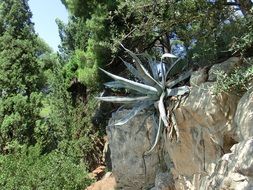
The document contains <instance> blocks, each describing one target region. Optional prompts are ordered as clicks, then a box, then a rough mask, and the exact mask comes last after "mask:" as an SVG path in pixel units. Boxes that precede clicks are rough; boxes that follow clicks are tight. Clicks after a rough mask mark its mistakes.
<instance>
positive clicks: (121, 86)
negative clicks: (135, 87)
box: [104, 81, 126, 89]
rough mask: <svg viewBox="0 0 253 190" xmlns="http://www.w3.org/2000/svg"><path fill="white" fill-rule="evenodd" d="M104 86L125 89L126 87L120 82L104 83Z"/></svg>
mask: <svg viewBox="0 0 253 190" xmlns="http://www.w3.org/2000/svg"><path fill="white" fill-rule="evenodd" d="M104 85H105V86H106V87H108V88H116V89H119V88H126V85H124V84H122V83H121V82H120V81H111V82H106V83H104Z"/></svg>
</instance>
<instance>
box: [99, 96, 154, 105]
mask: <svg viewBox="0 0 253 190" xmlns="http://www.w3.org/2000/svg"><path fill="white" fill-rule="evenodd" d="M96 99H98V100H101V101H104V102H114V103H122V104H132V103H136V102H138V101H145V100H152V98H150V97H149V96H140V97H120V96H105V97H96Z"/></svg>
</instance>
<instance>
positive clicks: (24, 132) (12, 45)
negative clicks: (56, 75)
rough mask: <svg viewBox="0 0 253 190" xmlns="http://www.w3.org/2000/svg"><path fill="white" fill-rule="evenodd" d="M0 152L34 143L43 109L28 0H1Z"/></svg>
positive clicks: (39, 73)
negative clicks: (14, 145) (36, 128)
mask: <svg viewBox="0 0 253 190" xmlns="http://www.w3.org/2000/svg"><path fill="white" fill-rule="evenodd" d="M0 7H1V11H0V24H1V26H0V28H1V30H0V145H1V147H0V152H3V151H6V150H8V149H9V148H10V147H11V145H12V144H13V143H14V142H15V143H18V144H24V143H25V144H28V145H29V144H34V143H35V139H34V136H33V133H34V129H35V126H36V121H38V120H39V119H40V118H39V111H40V109H41V106H42V105H41V93H40V91H41V88H42V84H41V81H40V76H41V73H42V72H41V71H40V66H39V62H38V60H37V54H36V53H37V51H36V50H37V49H38V48H37V36H36V34H35V31H34V27H33V23H32V22H31V17H32V13H31V11H30V9H29V6H28V0H0Z"/></svg>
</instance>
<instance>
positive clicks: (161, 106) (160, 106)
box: [158, 92, 169, 127]
mask: <svg viewBox="0 0 253 190" xmlns="http://www.w3.org/2000/svg"><path fill="white" fill-rule="evenodd" d="M165 95H166V93H165V92H163V93H162V95H161V96H160V100H159V102H158V110H159V114H160V117H161V119H162V121H163V123H164V126H166V127H167V126H168V125H169V123H168V120H167V115H166V110H165V107H164V98H165Z"/></svg>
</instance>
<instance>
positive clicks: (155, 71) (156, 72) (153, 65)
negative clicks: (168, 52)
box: [148, 60, 159, 81]
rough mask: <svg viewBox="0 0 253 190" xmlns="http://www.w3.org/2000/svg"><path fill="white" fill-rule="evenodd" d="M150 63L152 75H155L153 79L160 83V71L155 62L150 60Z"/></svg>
mask: <svg viewBox="0 0 253 190" xmlns="http://www.w3.org/2000/svg"><path fill="white" fill-rule="evenodd" d="M148 63H149V66H150V68H151V71H152V74H153V77H154V79H155V80H156V81H159V75H158V69H157V64H156V62H155V61H153V60H149V61H148Z"/></svg>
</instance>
